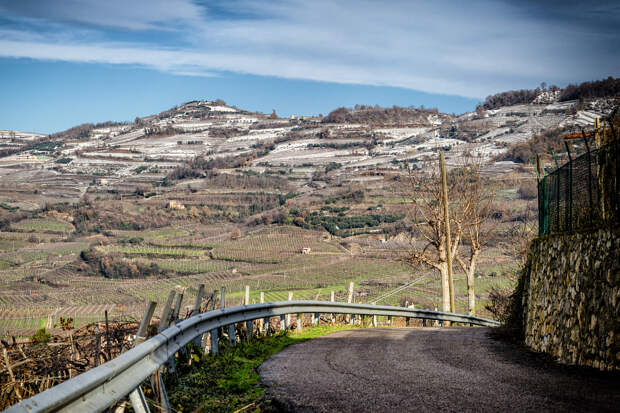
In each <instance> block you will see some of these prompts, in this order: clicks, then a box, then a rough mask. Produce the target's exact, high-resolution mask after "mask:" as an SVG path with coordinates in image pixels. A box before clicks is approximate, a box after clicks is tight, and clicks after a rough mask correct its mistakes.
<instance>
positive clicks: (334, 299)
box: [329, 291, 336, 323]
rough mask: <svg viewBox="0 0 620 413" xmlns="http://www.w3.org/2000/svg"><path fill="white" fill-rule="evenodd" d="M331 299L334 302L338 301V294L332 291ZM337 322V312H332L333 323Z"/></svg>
mask: <svg viewBox="0 0 620 413" xmlns="http://www.w3.org/2000/svg"><path fill="white" fill-rule="evenodd" d="M329 300H330V301H331V302H332V303H333V302H334V301H336V294H334V292H333V291H332V292H331V293H330V295H329ZM335 322H336V314H334V313H332V323H335Z"/></svg>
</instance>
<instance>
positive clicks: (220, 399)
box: [147, 326, 351, 412]
mask: <svg viewBox="0 0 620 413" xmlns="http://www.w3.org/2000/svg"><path fill="white" fill-rule="evenodd" d="M350 328H351V326H319V327H312V328H306V329H304V331H303V332H301V333H295V332H287V333H278V334H274V335H270V336H260V337H257V338H255V339H253V340H252V341H250V342H243V343H240V344H238V345H237V346H236V347H228V346H221V347H220V354H219V355H218V356H217V357H212V356H209V355H202V356H200V355H199V354H200V353H199V352H195V351H193V350H192V352H191V353H190V354H189V355H188V356H179V358H178V359H177V374H176V375H172V374H170V375H168V377H167V378H166V388H167V390H168V398H169V400H170V405H171V407H172V408H173V409H176V410H177V411H182V412H188V411H199V412H222V411H230V412H233V411H236V410H239V409H242V408H245V409H244V411H249V412H252V411H254V412H258V411H265V410H269V402H268V401H266V400H265V399H264V398H263V396H264V390H263V389H262V388H261V387H260V385H259V376H258V372H257V368H258V367H259V366H260V365H261V364H262V363H263V361H265V360H266V359H267V358H268V357H269V356H271V355H272V354H275V353H277V352H278V351H280V350H282V349H283V348H285V347H287V346H290V345H292V344H296V343H301V342H303V341H306V340H309V339H311V338H315V337H319V336H322V335H325V334H329V333H332V332H334V331H339V330H347V329H350ZM190 359H191V361H190ZM150 396H151V394H149V391H147V397H149V398H150Z"/></svg>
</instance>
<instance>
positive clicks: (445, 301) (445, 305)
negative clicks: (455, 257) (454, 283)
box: [439, 262, 450, 312]
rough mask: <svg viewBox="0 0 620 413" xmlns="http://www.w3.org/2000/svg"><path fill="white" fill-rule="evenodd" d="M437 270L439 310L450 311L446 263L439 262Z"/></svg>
mask: <svg viewBox="0 0 620 413" xmlns="http://www.w3.org/2000/svg"><path fill="white" fill-rule="evenodd" d="M439 272H440V273H441V292H442V294H441V299H442V300H441V310H442V311H445V312H450V284H449V283H448V263H447V262H442V263H441V264H439Z"/></svg>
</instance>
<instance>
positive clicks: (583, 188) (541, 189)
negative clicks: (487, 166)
mask: <svg viewBox="0 0 620 413" xmlns="http://www.w3.org/2000/svg"><path fill="white" fill-rule="evenodd" d="M585 145H586V152H585V153H584V154H582V155H581V156H578V157H576V158H572V156H571V152H570V148H569V146H568V145H567V146H566V149H567V152H568V157H569V161H568V162H567V163H566V164H564V165H562V166H561V167H559V168H557V169H556V170H555V171H553V172H551V173H549V174H548V175H546V176H545V177H544V178H542V179H541V180H540V182H539V183H538V233H539V235H545V234H551V233H558V232H571V231H575V230H579V229H585V228H592V227H596V226H599V225H603V224H605V223H613V222H620V207H619V205H620V202H619V199H618V198H619V193H620V188H619V182H618V168H619V156H618V146H619V144H618V139H614V140H612V141H611V142H610V143H607V144H606V145H603V146H601V147H600V148H598V149H594V150H591V148H590V146H589V143H588V141H587V139H585Z"/></svg>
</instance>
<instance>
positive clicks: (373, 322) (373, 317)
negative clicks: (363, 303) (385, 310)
mask: <svg viewBox="0 0 620 413" xmlns="http://www.w3.org/2000/svg"><path fill="white" fill-rule="evenodd" d="M372 326H373V327H377V315H376V314H373V316H372Z"/></svg>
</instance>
